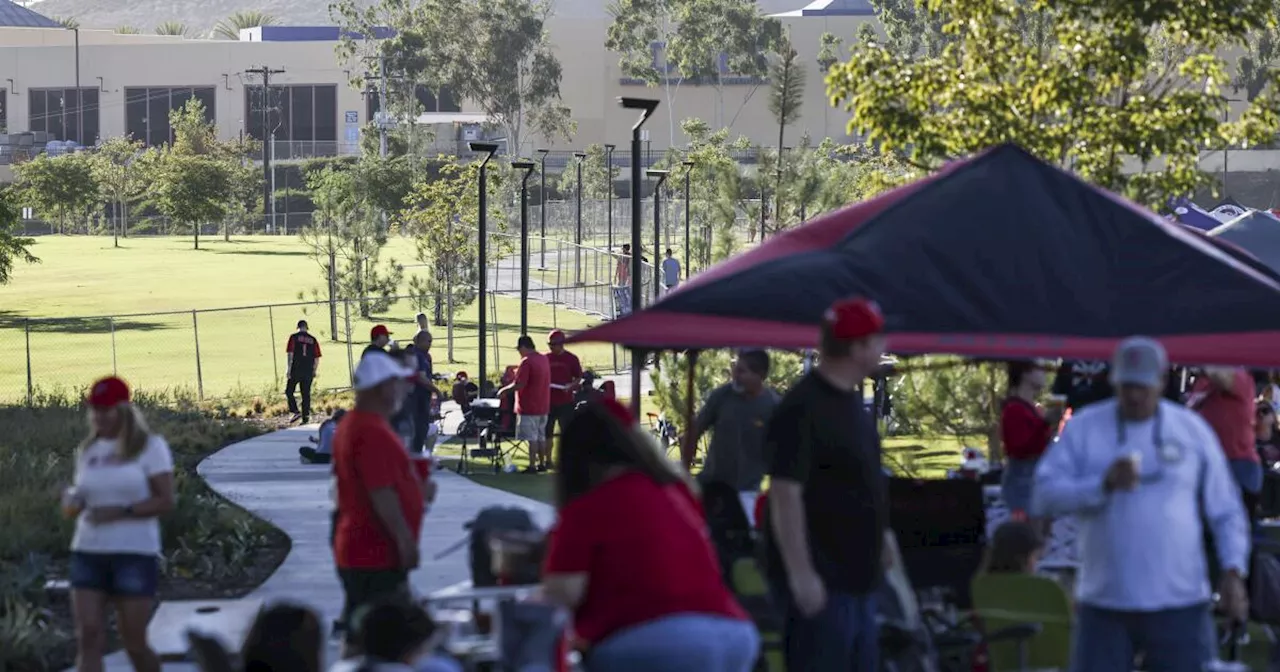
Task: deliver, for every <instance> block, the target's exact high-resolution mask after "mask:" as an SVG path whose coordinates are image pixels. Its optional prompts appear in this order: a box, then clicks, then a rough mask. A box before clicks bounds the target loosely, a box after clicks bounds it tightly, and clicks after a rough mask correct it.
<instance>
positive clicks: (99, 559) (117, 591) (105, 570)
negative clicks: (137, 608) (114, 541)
mask: <svg viewBox="0 0 1280 672" xmlns="http://www.w3.org/2000/svg"><path fill="white" fill-rule="evenodd" d="M69 574H70V575H71V576H70V583H71V587H72V588H73V589H76V590H94V591H98V592H101V593H106V594H107V595H109V596H111V597H155V596H156V587H157V585H158V584H159V583H160V559H159V558H158V557H156V556H155V555H144V554H141V553H82V552H80V551H73V552H72V553H71V567H70V572H69Z"/></svg>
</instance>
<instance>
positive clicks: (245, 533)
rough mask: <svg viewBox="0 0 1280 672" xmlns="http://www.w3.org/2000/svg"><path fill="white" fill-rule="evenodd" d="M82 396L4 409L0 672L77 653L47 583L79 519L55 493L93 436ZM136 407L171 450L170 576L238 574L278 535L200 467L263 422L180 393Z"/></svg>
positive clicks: (146, 398) (148, 397)
mask: <svg viewBox="0 0 1280 672" xmlns="http://www.w3.org/2000/svg"><path fill="white" fill-rule="evenodd" d="M80 397H81V395H80V394H79V393H78V392H77V393H65V394H64V393H41V394H38V395H36V398H35V399H34V400H33V404H32V405H31V406H30V407H27V406H0V530H3V531H4V533H3V534H0V670H28V669H30V670H42V669H52V668H53V667H56V666H58V665H61V666H63V667H65V664H66V663H67V656H68V652H69V651H72V650H74V647H73V646H72V645H71V644H70V642H69V638H70V637H71V633H70V629H69V627H68V624H67V623H66V622H65V621H66V618H65V615H64V616H63V617H62V618H61V619H59V618H57V617H56V616H55V614H54V612H53V611H51V610H50V607H51V606H52V605H51V602H50V600H49V597H48V595H47V593H46V591H45V582H46V581H47V580H48V579H50V578H59V579H60V578H65V576H63V575H64V574H65V567H66V559H67V556H68V554H69V544H70V540H71V533H72V529H73V522H72V521H70V520H67V519H65V518H64V517H63V516H62V515H61V513H60V511H59V507H58V500H57V496H58V493H59V492H60V490H61V488H62V487H63V486H65V485H66V484H67V483H69V482H70V480H71V478H72V472H73V468H74V463H75V450H76V447H77V446H78V445H79V443H80V441H81V440H82V439H83V438H84V435H85V432H86V431H87V430H86V419H85V412H84V409H83V407H82V405H81V404H80V403H79V399H80ZM136 402H137V403H138V405H139V406H140V407H142V409H143V412H144V414H145V415H146V417H147V421H148V423H149V424H150V425H151V428H152V430H153V431H155V432H157V433H159V434H161V435H163V436H164V437H165V438H166V439H167V440H168V442H169V445H170V447H171V448H172V450H173V457H174V464H175V493H176V498H177V501H176V506H175V510H174V511H173V512H172V513H170V514H169V515H167V516H165V518H164V519H163V520H162V521H161V525H162V528H161V529H162V530H163V533H164V558H163V568H164V570H163V571H164V575H165V577H167V578H169V579H184V580H195V581H201V582H205V581H207V582H209V584H210V585H217V584H218V583H219V582H221V581H223V580H225V579H228V578H233V577H236V576H238V575H240V574H242V573H243V572H244V568H246V567H248V566H250V565H252V564H253V560H254V558H255V556H256V555H258V554H260V552H261V551H263V550H264V549H266V548H267V547H268V546H269V545H270V544H271V543H272V542H273V537H274V539H275V540H278V539H279V536H274V535H279V534H280V533H279V532H278V531H276V530H274V528H272V527H270V526H269V525H267V524H266V523H264V522H262V521H260V520H258V519H257V518H254V517H253V516H251V515H249V514H248V513H247V512H245V511H244V510H243V509H240V508H238V507H236V506H234V505H231V504H229V503H228V502H226V501H225V500H223V499H222V498H221V497H219V496H217V495H216V494H215V493H213V492H212V491H211V490H210V489H209V488H208V486H207V485H206V484H205V483H204V481H203V480H202V479H201V478H199V477H198V476H197V475H196V471H195V469H196V465H197V464H199V462H200V460H202V459H204V458H205V457H207V456H208V455H210V454H212V453H214V452H216V451H217V450H218V449H220V448H222V447H223V446H226V445H229V444H232V443H235V442H237V441H242V440H244V439H247V438H250V437H253V436H256V435H258V434H261V433H263V432H264V431H267V430H268V429H269V427H268V426H267V425H266V424H265V423H263V422H262V421H261V420H256V419H250V418H248V417H235V416H237V415H242V416H250V415H254V416H259V417H261V415H262V412H261V411H259V412H257V413H247V412H246V413H236V412H232V411H231V410H230V407H228V406H225V405H223V406H219V407H209V406H204V407H202V406H201V405H200V404H198V403H196V402H195V401H194V400H193V399H192V398H191V397H190V396H188V395H186V394H185V393H183V392H180V391H178V392H172V391H170V392H164V393H160V394H144V395H139V398H138V399H137V400H136ZM63 611H64V612H65V608H64V610H63Z"/></svg>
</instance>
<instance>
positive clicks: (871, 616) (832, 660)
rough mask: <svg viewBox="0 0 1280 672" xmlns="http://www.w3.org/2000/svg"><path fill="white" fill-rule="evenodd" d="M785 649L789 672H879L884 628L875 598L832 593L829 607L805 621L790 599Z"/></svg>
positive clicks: (784, 632) (785, 628) (788, 601)
mask: <svg viewBox="0 0 1280 672" xmlns="http://www.w3.org/2000/svg"><path fill="white" fill-rule="evenodd" d="M783 640H784V641H783V647H784V649H785V651H786V659H787V669H788V670H805V672H828V671H830V672H851V671H852V672H877V671H878V670H879V669H880V626H879V624H878V623H877V622H876V599H875V596H874V595H850V594H848V593H828V594H827V606H825V607H823V608H822V611H820V612H818V613H817V614H816V615H814V616H813V617H812V618H805V617H804V616H801V615H800V612H799V611H797V610H796V606H795V603H794V602H792V601H791V600H790V599H788V600H787V620H786V623H785V625H784V626H783Z"/></svg>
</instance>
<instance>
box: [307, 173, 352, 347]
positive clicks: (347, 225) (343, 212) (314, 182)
mask: <svg viewBox="0 0 1280 672" xmlns="http://www.w3.org/2000/svg"><path fill="white" fill-rule="evenodd" d="M306 179H307V190H308V191H309V192H310V193H311V201H312V203H314V204H315V211H314V213H313V214H312V222H313V223H312V225H311V226H309V227H304V228H303V229H302V231H301V233H300V234H299V238H300V239H301V240H302V242H303V243H304V244H306V245H307V247H309V248H310V250H311V253H310V256H311V258H312V259H314V260H315V261H316V263H318V264H319V265H320V271H321V273H322V275H323V276H324V282H325V292H324V296H325V297H326V300H327V302H328V304H329V328H330V333H331V334H332V337H333V338H334V339H335V340H336V339H337V338H338V336H337V335H338V333H339V332H338V299H339V296H338V259H339V256H343V257H345V256H346V254H347V252H348V250H349V245H350V243H351V237H350V235H349V231H350V229H351V228H352V225H353V224H354V223H355V220H356V218H357V217H359V216H360V212H359V203H358V201H357V200H356V194H355V181H354V180H353V179H352V174H351V171H349V170H343V169H335V168H334V167H333V166H332V165H327V166H325V167H324V168H322V169H320V170H318V171H314V172H312V173H309V174H308V175H307V177H306Z"/></svg>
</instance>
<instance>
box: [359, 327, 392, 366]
mask: <svg viewBox="0 0 1280 672" xmlns="http://www.w3.org/2000/svg"><path fill="white" fill-rule="evenodd" d="M390 342H391V332H390V331H388V330H387V326H386V325H385V324H379V325H377V326H375V327H374V328H372V329H370V330H369V345H366V346H364V352H361V353H360V358H361V359H364V356H365V355H367V354H369V353H371V352H381V353H383V354H386V352H387V344H389V343H390Z"/></svg>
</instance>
